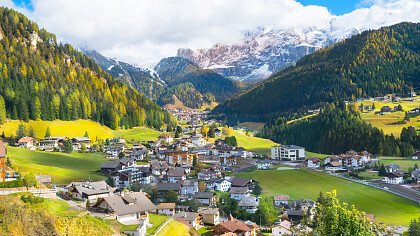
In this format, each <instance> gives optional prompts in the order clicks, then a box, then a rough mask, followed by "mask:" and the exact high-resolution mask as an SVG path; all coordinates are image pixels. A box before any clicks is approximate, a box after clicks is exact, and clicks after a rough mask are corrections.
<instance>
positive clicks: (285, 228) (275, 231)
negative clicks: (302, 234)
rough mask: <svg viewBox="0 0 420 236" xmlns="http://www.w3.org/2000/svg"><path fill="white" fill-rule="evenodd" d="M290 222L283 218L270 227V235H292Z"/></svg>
mask: <svg viewBox="0 0 420 236" xmlns="http://www.w3.org/2000/svg"><path fill="white" fill-rule="evenodd" d="M291 229H292V223H291V222H290V221H288V220H283V221H282V222H281V223H280V224H278V225H276V226H274V227H273V228H271V235H273V236H282V235H292V231H291Z"/></svg>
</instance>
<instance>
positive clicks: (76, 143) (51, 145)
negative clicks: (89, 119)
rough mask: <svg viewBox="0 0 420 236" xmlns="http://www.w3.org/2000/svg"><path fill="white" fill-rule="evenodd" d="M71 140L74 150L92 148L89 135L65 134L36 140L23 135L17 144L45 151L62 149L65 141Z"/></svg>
mask: <svg viewBox="0 0 420 236" xmlns="http://www.w3.org/2000/svg"><path fill="white" fill-rule="evenodd" d="M65 140H70V141H71V144H72V148H73V151H81V150H82V149H83V148H85V149H86V150H90V149H91V140H90V138H88V137H75V138H68V137H64V136H56V137H45V139H43V140H41V141H39V142H35V140H34V138H32V137H22V138H20V139H19V140H18V141H17V143H16V145H17V146H18V147H20V148H27V149H31V150H35V149H38V150H43V151H47V152H48V151H60V150H62V149H63V147H64V141H65Z"/></svg>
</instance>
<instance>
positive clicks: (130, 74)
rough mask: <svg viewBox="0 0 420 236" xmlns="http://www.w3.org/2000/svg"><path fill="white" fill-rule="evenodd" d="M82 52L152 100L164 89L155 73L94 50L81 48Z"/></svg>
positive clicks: (113, 75)
mask: <svg viewBox="0 0 420 236" xmlns="http://www.w3.org/2000/svg"><path fill="white" fill-rule="evenodd" d="M82 52H83V53H84V54H86V55H87V56H89V57H91V58H92V59H93V60H94V61H95V62H96V63H97V64H98V65H99V66H100V67H101V68H102V69H103V70H105V71H106V72H108V73H109V74H111V75H112V77H114V78H115V79H117V80H119V81H122V82H123V83H125V84H127V85H128V86H130V87H132V88H135V89H136V90H137V91H139V92H140V93H142V94H144V95H146V96H147V97H148V98H150V99H152V100H157V99H158V98H159V97H160V96H161V95H162V93H163V92H164V91H165V89H166V86H165V85H164V84H163V83H162V82H161V81H160V80H159V78H157V76H156V75H152V73H150V71H148V70H146V69H142V68H139V67H136V66H134V65H131V64H129V63H126V62H122V61H117V60H115V59H112V58H107V57H105V56H103V55H102V54H100V53H99V52H97V51H95V50H88V49H84V48H83V49H82Z"/></svg>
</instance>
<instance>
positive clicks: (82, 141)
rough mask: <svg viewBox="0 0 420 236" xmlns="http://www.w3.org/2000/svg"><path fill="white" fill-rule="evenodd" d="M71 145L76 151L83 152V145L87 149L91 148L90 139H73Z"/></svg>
mask: <svg viewBox="0 0 420 236" xmlns="http://www.w3.org/2000/svg"><path fill="white" fill-rule="evenodd" d="M71 143H72V145H73V150H75V151H79V150H81V149H82V145H84V146H85V147H86V148H87V149H89V148H90V138H88V137H80V138H72V139H71Z"/></svg>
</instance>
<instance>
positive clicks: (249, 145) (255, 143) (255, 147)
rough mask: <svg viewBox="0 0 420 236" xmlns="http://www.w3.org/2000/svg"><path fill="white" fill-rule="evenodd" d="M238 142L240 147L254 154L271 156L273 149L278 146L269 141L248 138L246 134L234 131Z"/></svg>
mask: <svg viewBox="0 0 420 236" xmlns="http://www.w3.org/2000/svg"><path fill="white" fill-rule="evenodd" d="M233 134H234V135H235V137H236V140H237V141H238V146H240V147H243V148H245V149H247V150H250V151H252V152H256V153H261V154H265V155H270V152H271V151H270V150H271V147H272V146H274V145H276V143H275V142H273V141H271V140H269V139H263V138H257V137H251V136H247V135H246V134H245V133H244V132H242V131H238V130H234V133H233Z"/></svg>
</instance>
